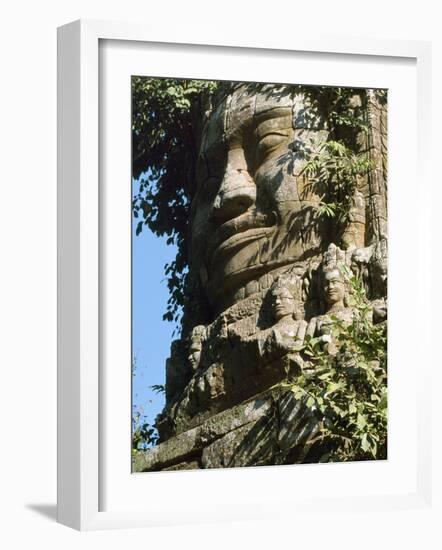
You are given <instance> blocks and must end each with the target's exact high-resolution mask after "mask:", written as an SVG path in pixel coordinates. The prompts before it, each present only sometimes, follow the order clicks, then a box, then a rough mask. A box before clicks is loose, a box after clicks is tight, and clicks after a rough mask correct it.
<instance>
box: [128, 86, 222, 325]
mask: <svg viewBox="0 0 442 550" xmlns="http://www.w3.org/2000/svg"><path fill="white" fill-rule="evenodd" d="M215 89H216V83H214V82H211V81H200V80H177V79H160V78H145V77H133V79H132V157H133V163H132V175H133V177H134V178H135V179H140V188H139V192H138V193H137V194H136V195H135V196H134V198H133V202H132V209H133V215H134V217H135V218H136V219H137V220H139V221H138V223H137V226H136V234H137V235H139V234H140V233H141V231H142V229H143V227H144V226H145V225H146V226H148V227H149V229H150V230H152V231H153V232H154V233H155V234H156V235H158V236H164V235H167V237H168V239H167V243H168V244H172V243H174V244H175V245H176V246H177V249H178V251H177V255H176V258H175V260H174V261H173V262H171V263H170V264H168V265H166V266H165V273H166V277H167V284H168V288H169V293H170V297H169V300H168V304H167V311H166V313H165V314H164V316H163V317H164V319H165V320H169V321H175V322H177V321H178V320H179V317H180V309H181V307H182V306H183V305H184V303H185V299H186V285H187V265H188V251H187V242H186V236H187V231H188V223H189V207H190V189H191V185H192V183H193V181H194V170H195V162H196V156H197V150H196V148H197V144H196V141H197V140H196V136H195V125H194V123H193V120H192V115H193V113H192V106H195V105H196V104H198V102H199V101H200V98H201V96H202V94H211V93H213V91H214V90H215Z"/></svg>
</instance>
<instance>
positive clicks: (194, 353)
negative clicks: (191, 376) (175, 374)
mask: <svg viewBox="0 0 442 550" xmlns="http://www.w3.org/2000/svg"><path fill="white" fill-rule="evenodd" d="M201 347H202V346H201V342H198V341H195V340H194V341H193V342H192V344H191V346H190V349H189V355H188V357H187V359H188V361H189V363H190V366H191V367H192V370H196V369H197V368H198V365H199V362H200V358H201Z"/></svg>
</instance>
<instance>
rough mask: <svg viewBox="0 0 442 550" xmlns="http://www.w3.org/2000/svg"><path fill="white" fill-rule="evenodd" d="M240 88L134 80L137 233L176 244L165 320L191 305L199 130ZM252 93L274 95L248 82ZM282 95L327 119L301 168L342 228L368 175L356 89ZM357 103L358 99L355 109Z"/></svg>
mask: <svg viewBox="0 0 442 550" xmlns="http://www.w3.org/2000/svg"><path fill="white" fill-rule="evenodd" d="M238 85H239V83H225V82H224V83H221V82H213V81H200V80H180V79H161V78H146V77H133V79H132V156H133V166H132V170H133V177H134V178H135V179H139V180H140V188H139V192H138V193H137V194H136V195H135V196H134V198H133V204H132V206H133V215H134V218H135V219H136V220H137V225H136V234H137V235H139V234H140V233H141V231H142V230H143V227H144V226H147V227H149V229H150V230H152V231H153V232H154V233H155V234H156V235H158V236H167V243H168V244H172V243H173V244H175V245H176V247H177V255H176V258H175V260H174V261H173V262H171V263H170V264H167V265H166V266H165V275H166V278H167V284H168V288H169V299H168V303H167V311H166V312H165V314H164V316H163V318H164V319H165V320H169V321H174V322H175V323H177V322H178V321H179V320H180V316H181V311H182V308H183V307H184V305H185V304H186V303H187V302H188V301H189V296H190V290H189V279H188V249H187V236H188V230H189V214H190V201H191V197H192V188H193V185H194V180H195V167H196V158H197V155H198V151H197V148H198V132H199V130H200V128H199V125H200V124H201V117H200V115H201V113H202V112H203V111H204V109H205V107H204V102H205V101H207V100H208V99H209V98H210V97H212V96H214V95H217V94H218V93H220V94H221V95H222V94H223V93H227V92H228V91H229V90H231V89H232V88H234V87H235V86H238ZM247 88H248V91H249V93H259V92H260V93H269V94H274V93H279V91H280V90H279V89H278V87H277V86H276V88H275V89H272V90H269V89H268V87H267V85H265V84H260V83H249V84H248V85H247ZM283 88H284V90H285V93H286V91H287V88H289V91H290V93H291V94H292V95H293V96H295V95H296V94H297V93H300V92H301V93H304V94H305V97H306V100H307V101H308V102H309V103H310V105H311V106H312V109H313V110H315V109H316V110H317V111H318V113H320V115H321V117H323V118H324V119H325V120H327V123H328V127H329V130H330V140H329V141H327V143H325V144H324V145H322V146H321V148H320V149H319V150H316V152H314V153H311V154H310V155H309V156H308V157H307V158H308V162H307V165H306V167H305V169H304V172H305V174H306V175H307V176H308V178H309V179H311V185H312V186H313V187H315V188H316V190H317V191H319V193H318V194H319V195H322V201H321V203H320V204H319V207H318V212H317V213H318V216H319V217H325V218H329V219H330V218H333V219H335V220H336V221H337V222H342V224H345V222H346V220H347V217H348V213H349V209H350V206H351V197H352V193H353V191H354V188H355V185H356V177H357V176H358V175H359V174H362V173H364V172H365V171H366V170H367V169H368V160H367V159H366V157H364V155H360V154H359V153H358V146H357V143H356V141H357V135H358V133H360V132H364V131H366V130H367V123H366V120H365V109H364V108H363V105H362V104H361V101H360V98H363V97H364V94H363V92H361V90H355V89H351V88H339V87H313V86H308V87H307V86H296V85H293V86H290V87H288V86H283ZM355 97H356V98H359V103H358V101H357V100H356V101H355Z"/></svg>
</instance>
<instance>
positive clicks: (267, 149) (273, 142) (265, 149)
mask: <svg viewBox="0 0 442 550" xmlns="http://www.w3.org/2000/svg"><path fill="white" fill-rule="evenodd" d="M287 137H288V136H287V135H286V134H282V133H275V132H272V133H269V134H266V135H265V136H263V137H261V138H260V140H259V142H258V146H257V158H258V162H260V163H263V162H265V161H266V160H267V159H268V158H269V157H270V156H271V155H272V154H273V153H274V152H275V151H277V150H278V149H279V148H280V147H281V145H283V144H285V143H286V142H287Z"/></svg>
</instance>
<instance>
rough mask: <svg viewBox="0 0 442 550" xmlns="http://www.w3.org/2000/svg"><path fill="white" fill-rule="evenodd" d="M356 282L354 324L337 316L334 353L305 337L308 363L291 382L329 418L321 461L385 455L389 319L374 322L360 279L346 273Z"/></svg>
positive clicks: (300, 395) (353, 284) (309, 403)
mask: <svg viewBox="0 0 442 550" xmlns="http://www.w3.org/2000/svg"><path fill="white" fill-rule="evenodd" d="M346 277H347V280H348V282H349V284H350V286H351V289H352V294H351V304H350V305H351V307H352V310H353V312H354V315H353V320H352V322H351V324H350V325H347V324H345V323H343V322H342V321H340V320H339V319H338V318H336V317H332V318H331V319H332V338H333V342H334V345H335V346H336V353H335V354H334V353H333V354H331V353H329V351H327V349H326V348H325V347H324V344H323V342H322V341H321V339H320V338H309V337H307V338H306V341H305V344H304V347H303V349H302V353H303V354H304V356H305V357H306V358H307V359H308V364H309V368H306V369H303V371H302V373H301V374H300V375H299V376H297V377H296V378H295V379H292V380H290V381H289V382H287V383H286V384H284V385H285V386H286V387H287V386H288V387H290V388H291V390H292V391H293V393H294V395H295V396H296V398H297V399H303V400H304V401H305V403H306V406H307V407H308V408H310V409H311V410H312V411H313V412H314V413H315V414H317V415H318V416H319V417H320V418H322V419H324V421H323V427H322V432H321V434H320V438H321V440H322V441H326V442H327V450H326V452H325V453H324V455H323V456H322V457H321V462H335V461H351V460H367V459H379V458H386V453H387V335H386V324H385V323H382V324H379V325H373V323H372V321H371V308H370V305H369V303H368V301H367V300H366V297H365V291H364V288H363V286H362V284H361V282H360V281H359V280H358V279H356V278H355V277H353V276H351V275H350V273H348V272H347V273H346Z"/></svg>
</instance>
